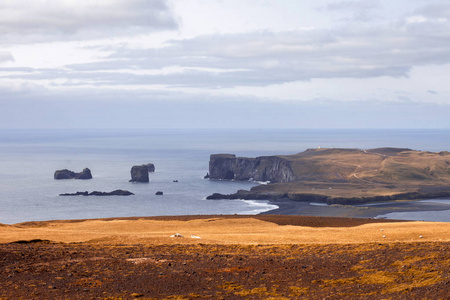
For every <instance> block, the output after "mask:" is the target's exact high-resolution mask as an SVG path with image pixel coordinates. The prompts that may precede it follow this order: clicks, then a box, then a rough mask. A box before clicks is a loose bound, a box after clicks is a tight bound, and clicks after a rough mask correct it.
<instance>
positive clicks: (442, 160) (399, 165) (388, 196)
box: [207, 148, 450, 204]
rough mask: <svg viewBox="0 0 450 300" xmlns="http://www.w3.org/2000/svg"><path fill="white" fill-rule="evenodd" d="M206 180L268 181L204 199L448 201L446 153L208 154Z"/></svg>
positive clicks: (399, 150)
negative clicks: (207, 175)
mask: <svg viewBox="0 0 450 300" xmlns="http://www.w3.org/2000/svg"><path fill="white" fill-rule="evenodd" d="M209 176H210V178H211V179H222V180H231V179H233V180H250V179H253V180H256V181H270V183H269V184H267V185H259V186H255V187H253V188H251V190H250V191H245V190H240V191H238V192H236V193H234V194H230V195H223V194H217V193H215V194H213V195H210V196H208V197H207V199H248V200H251V199H253V200H258V199H261V200H262V199H265V200H282V199H285V200H291V201H302V202H322V203H327V204H361V203H366V202H379V201H391V200H412V199H431V198H440V197H450V153H449V152H447V151H441V152H427V151H416V150H411V149H407V148H377V149H368V150H362V149H338V148H333V149H309V150H306V151H304V152H301V153H298V154H294V155H283V156H262V157H256V158H243V157H236V156H235V155H233V154H213V155H211V158H210V162H209Z"/></svg>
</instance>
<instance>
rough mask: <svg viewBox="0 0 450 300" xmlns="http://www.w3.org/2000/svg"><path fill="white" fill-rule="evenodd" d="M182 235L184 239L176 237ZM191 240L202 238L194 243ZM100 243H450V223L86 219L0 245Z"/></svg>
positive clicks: (9, 234)
mask: <svg viewBox="0 0 450 300" xmlns="http://www.w3.org/2000/svg"><path fill="white" fill-rule="evenodd" d="M175 233H180V234H182V235H183V236H184V237H183V238H171V237H170V236H171V235H173V234H175ZM191 235H195V236H199V237H201V239H194V238H191ZM33 239H42V240H51V241H54V242H63V243H74V242H75V243H76V242H90V243H98V244H114V243H115V244H136V243H138V244H241V245H242V244H299V243H300V244H314V243H317V244H328V243H371V242H411V241H419V242H420V241H450V223H433V222H404V223H395V222H393V223H389V222H386V223H373V224H364V225H361V226H355V227H305V226H292V225H283V226H281V225H277V224H275V223H271V222H266V221H262V220H258V219H256V218H251V217H249V218H220V217H216V218H208V219H193V220H189V221H177V220H167V221H160V220H148V219H137V220H122V219H117V220H85V221H79V222H65V221H50V222H40V223H39V222H34V223H24V224H17V225H9V226H2V227H0V243H8V242H13V241H17V240H33Z"/></svg>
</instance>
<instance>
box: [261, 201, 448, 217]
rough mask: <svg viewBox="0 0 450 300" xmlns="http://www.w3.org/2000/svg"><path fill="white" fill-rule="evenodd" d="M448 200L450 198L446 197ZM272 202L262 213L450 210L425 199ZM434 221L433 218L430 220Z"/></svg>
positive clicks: (361, 213)
mask: <svg viewBox="0 0 450 300" xmlns="http://www.w3.org/2000/svg"><path fill="white" fill-rule="evenodd" d="M445 200H448V199H445ZM269 203H270V204H273V205H276V206H278V208H277V209H273V210H270V211H267V212H263V213H261V214H275V215H298V216H322V217H346V218H379V217H382V216H383V215H385V214H388V213H396V212H433V211H445V210H450V205H449V204H445V203H439V202H431V201H430V202H426V201H423V200H397V201H386V202H381V203H367V204H365V205H364V204H363V205H358V206H353V205H326V204H322V203H313V204H310V203H309V202H297V201H290V200H285V199H283V200H273V201H270V202H269ZM428 221H433V220H428Z"/></svg>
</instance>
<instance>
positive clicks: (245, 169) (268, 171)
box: [209, 154, 296, 182]
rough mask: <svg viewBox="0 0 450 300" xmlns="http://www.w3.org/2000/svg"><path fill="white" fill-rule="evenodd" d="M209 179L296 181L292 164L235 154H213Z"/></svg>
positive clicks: (210, 161)
mask: <svg viewBox="0 0 450 300" xmlns="http://www.w3.org/2000/svg"><path fill="white" fill-rule="evenodd" d="M209 176H210V177H209V178H211V179H225V180H231V179H234V180H256V181H270V182H293V181H295V180H296V177H295V175H294V172H293V171H292V168H291V163H290V162H289V161H288V160H286V159H284V158H281V157H278V156H260V157H256V158H247V157H236V156H235V155H234V154H212V155H211V157H210V160H209Z"/></svg>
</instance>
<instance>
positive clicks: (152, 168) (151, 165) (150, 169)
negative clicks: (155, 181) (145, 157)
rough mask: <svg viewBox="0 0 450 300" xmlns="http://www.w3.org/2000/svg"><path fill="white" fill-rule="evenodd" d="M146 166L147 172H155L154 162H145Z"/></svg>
mask: <svg viewBox="0 0 450 300" xmlns="http://www.w3.org/2000/svg"><path fill="white" fill-rule="evenodd" d="M146 166H147V168H148V172H149V173H153V172H155V165H154V164H146Z"/></svg>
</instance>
